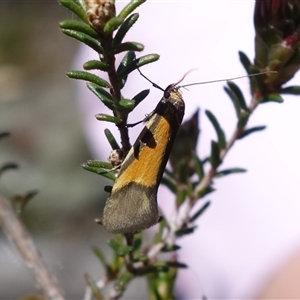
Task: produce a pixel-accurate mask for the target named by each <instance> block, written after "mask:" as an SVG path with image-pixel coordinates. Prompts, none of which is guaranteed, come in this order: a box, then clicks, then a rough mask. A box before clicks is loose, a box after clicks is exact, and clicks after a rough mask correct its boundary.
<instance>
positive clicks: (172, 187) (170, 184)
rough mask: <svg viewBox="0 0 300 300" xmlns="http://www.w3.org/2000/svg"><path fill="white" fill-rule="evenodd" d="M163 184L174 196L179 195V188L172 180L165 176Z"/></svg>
mask: <svg viewBox="0 0 300 300" xmlns="http://www.w3.org/2000/svg"><path fill="white" fill-rule="evenodd" d="M161 183H162V184H164V185H165V186H166V187H168V188H169V190H170V191H171V192H172V193H173V194H175V195H176V194H177V186H176V185H175V184H174V183H173V182H172V181H171V180H169V179H168V178H166V177H165V176H164V177H163V178H162V180H161Z"/></svg>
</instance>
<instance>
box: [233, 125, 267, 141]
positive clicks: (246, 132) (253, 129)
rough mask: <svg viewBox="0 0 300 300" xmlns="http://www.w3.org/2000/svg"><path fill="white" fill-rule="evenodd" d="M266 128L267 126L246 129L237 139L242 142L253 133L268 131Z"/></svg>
mask: <svg viewBox="0 0 300 300" xmlns="http://www.w3.org/2000/svg"><path fill="white" fill-rule="evenodd" d="M266 127H267V126H256V127H251V128H248V129H245V130H244V131H243V132H242V133H241V134H240V136H239V137H238V138H237V139H239V140H240V139H242V138H244V137H246V136H247V135H249V134H251V133H253V132H257V131H262V130H264V129H266Z"/></svg>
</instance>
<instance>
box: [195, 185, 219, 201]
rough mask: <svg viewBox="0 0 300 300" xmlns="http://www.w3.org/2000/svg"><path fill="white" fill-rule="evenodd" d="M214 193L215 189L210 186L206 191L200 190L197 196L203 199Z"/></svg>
mask: <svg viewBox="0 0 300 300" xmlns="http://www.w3.org/2000/svg"><path fill="white" fill-rule="evenodd" d="M214 191H215V189H214V188H212V187H211V186H208V187H207V188H204V189H202V190H200V191H199V192H198V195H197V196H198V198H203V197H204V196H206V195H208V194H210V193H212V192H214Z"/></svg>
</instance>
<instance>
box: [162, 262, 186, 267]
mask: <svg viewBox="0 0 300 300" xmlns="http://www.w3.org/2000/svg"><path fill="white" fill-rule="evenodd" d="M166 264H167V266H168V267H171V268H177V269H186V268H188V265H187V264H184V263H181V262H178V261H166Z"/></svg>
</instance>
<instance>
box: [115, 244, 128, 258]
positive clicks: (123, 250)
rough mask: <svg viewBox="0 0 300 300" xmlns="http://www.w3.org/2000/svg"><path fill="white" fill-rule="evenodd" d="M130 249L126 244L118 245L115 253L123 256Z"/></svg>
mask: <svg viewBox="0 0 300 300" xmlns="http://www.w3.org/2000/svg"><path fill="white" fill-rule="evenodd" d="M131 250H132V247H130V246H127V245H122V246H120V247H119V249H118V251H117V253H118V255H119V256H125V255H126V254H128V253H129V252H130V251H131Z"/></svg>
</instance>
